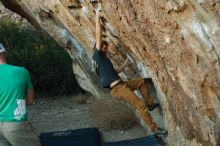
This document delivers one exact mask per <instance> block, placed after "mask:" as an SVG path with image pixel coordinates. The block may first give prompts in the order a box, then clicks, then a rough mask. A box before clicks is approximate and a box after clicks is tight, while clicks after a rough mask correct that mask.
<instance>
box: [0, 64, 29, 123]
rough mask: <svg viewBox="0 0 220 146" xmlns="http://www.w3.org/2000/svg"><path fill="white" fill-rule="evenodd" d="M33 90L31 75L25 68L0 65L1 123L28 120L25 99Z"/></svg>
mask: <svg viewBox="0 0 220 146" xmlns="http://www.w3.org/2000/svg"><path fill="white" fill-rule="evenodd" d="M31 89H32V83H31V79H30V75H29V72H28V71H27V70H26V69H25V68H23V67H17V66H13V65H9V64H2V65H0V121H8V122H10V121H24V120H27V111H26V104H25V98H26V93H27V90H31Z"/></svg>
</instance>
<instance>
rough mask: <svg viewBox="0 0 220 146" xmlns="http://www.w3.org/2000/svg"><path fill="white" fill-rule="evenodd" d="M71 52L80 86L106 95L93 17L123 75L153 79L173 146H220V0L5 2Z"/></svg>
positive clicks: (49, 0)
mask: <svg viewBox="0 0 220 146" xmlns="http://www.w3.org/2000/svg"><path fill="white" fill-rule="evenodd" d="M1 2H2V3H3V5H4V6H5V7H7V8H8V9H10V10H12V11H14V12H16V13H18V14H20V15H21V16H22V17H24V18H26V19H27V20H28V21H29V22H30V23H31V24H33V25H34V26H35V27H36V28H39V29H41V30H44V31H45V32H48V33H49V34H50V35H51V36H52V37H54V38H55V39H56V40H57V41H58V42H59V43H60V44H61V45H62V46H63V47H64V48H65V49H66V50H67V51H68V52H69V54H70V56H71V57H72V59H73V68H74V73H75V75H76V77H77V79H78V82H79V84H80V86H81V87H83V88H84V89H86V90H88V91H90V92H91V93H93V94H94V95H96V96H97V97H102V96H104V95H105V92H103V90H102V89H101V88H100V83H99V81H98V78H97V76H96V75H95V73H94V71H93V69H92V63H91V57H92V51H93V46H94V43H95V14H94V12H93V10H94V9H95V8H97V7H98V4H99V3H101V6H102V16H103V17H102V22H103V26H104V27H103V29H105V30H104V36H103V38H104V39H105V40H106V41H107V42H108V43H109V44H110V54H109V57H110V58H111V60H112V62H113V63H114V65H115V67H116V68H117V67H119V66H120V65H121V64H122V63H123V61H124V60H125V59H126V58H129V59H130V61H131V62H132V64H130V65H129V67H128V68H127V69H126V71H124V72H123V73H122V74H121V76H122V78H123V79H129V78H137V77H144V78H152V80H153V82H154V84H155V87H156V90H157V94H158V98H159V101H160V104H161V106H162V109H163V117H164V123H165V126H166V128H167V129H168V132H169V135H168V137H167V139H166V140H167V143H168V144H169V145H173V146H196V145H201V146H217V145H220V58H219V57H220V29H219V27H220V1H219V0H102V1H99V2H98V1H96V0H1Z"/></svg>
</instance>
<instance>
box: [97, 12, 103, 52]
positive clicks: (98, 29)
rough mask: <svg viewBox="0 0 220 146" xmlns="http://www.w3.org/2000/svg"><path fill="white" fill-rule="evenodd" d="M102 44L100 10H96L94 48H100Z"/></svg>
mask: <svg viewBox="0 0 220 146" xmlns="http://www.w3.org/2000/svg"><path fill="white" fill-rule="evenodd" d="M101 44H102V28H101V22H100V11H99V10H98V11H96V48H97V49H98V50H100V49H101Z"/></svg>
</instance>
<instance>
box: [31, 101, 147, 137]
mask: <svg viewBox="0 0 220 146" xmlns="http://www.w3.org/2000/svg"><path fill="white" fill-rule="evenodd" d="M91 102H92V100H89V102H87V103H85V104H78V103H77V102H76V101H75V100H74V97H59V98H48V97H40V98H37V99H36V103H35V104H34V105H33V106H30V107H29V118H30V121H31V123H32V125H33V128H34V130H35V132H36V133H37V134H38V135H39V134H40V133H42V132H49V131H62V130H74V129H79V128H88V127H97V125H96V124H94V122H93V119H91V116H89V114H90V113H89V106H90V104H91ZM100 131H101V133H102V135H103V139H104V140H105V141H118V140H125V139H134V138H139V137H144V136H146V135H147V133H146V132H145V130H144V129H143V128H142V127H141V126H140V124H138V123H137V124H136V125H134V126H133V127H131V128H129V129H126V130H124V129H117V130H102V129H100Z"/></svg>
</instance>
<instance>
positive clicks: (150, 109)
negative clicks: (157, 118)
mask: <svg viewBox="0 0 220 146" xmlns="http://www.w3.org/2000/svg"><path fill="white" fill-rule="evenodd" d="M159 106H160V104H159V103H153V104H151V105H148V109H149V111H153V110H154V109H155V108H157V107H159Z"/></svg>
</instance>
